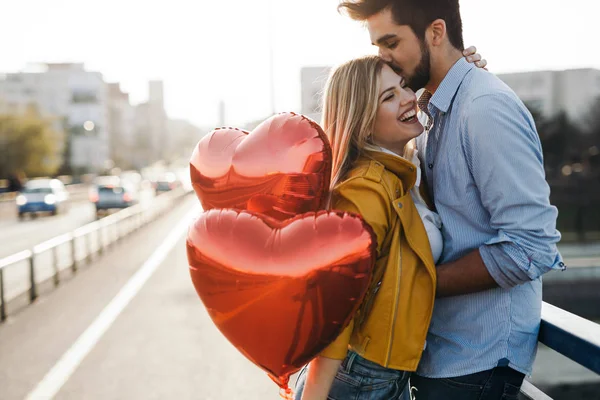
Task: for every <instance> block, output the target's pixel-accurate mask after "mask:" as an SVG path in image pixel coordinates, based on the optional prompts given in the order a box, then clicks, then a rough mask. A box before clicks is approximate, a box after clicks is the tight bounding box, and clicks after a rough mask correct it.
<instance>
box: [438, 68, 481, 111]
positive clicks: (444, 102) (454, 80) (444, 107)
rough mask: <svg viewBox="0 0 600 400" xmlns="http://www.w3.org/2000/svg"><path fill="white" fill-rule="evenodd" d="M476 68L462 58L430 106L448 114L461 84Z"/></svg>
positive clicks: (448, 74) (448, 75)
mask: <svg viewBox="0 0 600 400" xmlns="http://www.w3.org/2000/svg"><path fill="white" fill-rule="evenodd" d="M473 68H475V67H474V66H473V64H470V63H469V62H468V61H467V60H466V59H465V58H464V57H461V58H460V59H459V60H458V61H457V62H456V63H455V64H454V65H453V66H452V68H450V71H448V73H447V74H446V76H445V77H444V79H443V80H442V83H441V84H440V86H439V87H438V88H437V90H436V91H435V93H434V94H433V96H432V97H431V100H430V102H429V103H430V104H433V106H435V108H437V109H438V110H440V111H441V112H444V113H445V112H448V109H449V108H450V104H451V103H452V99H454V95H455V94H456V92H457V91H458V88H459V86H460V84H461V83H462V81H463V79H464V78H465V76H466V75H467V73H468V72H469V71H471V69H473Z"/></svg>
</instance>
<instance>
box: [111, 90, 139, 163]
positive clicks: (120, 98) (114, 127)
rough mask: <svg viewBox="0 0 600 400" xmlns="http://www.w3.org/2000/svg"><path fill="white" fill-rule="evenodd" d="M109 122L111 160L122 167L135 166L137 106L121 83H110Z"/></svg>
mask: <svg viewBox="0 0 600 400" xmlns="http://www.w3.org/2000/svg"><path fill="white" fill-rule="evenodd" d="M108 123H109V126H110V140H109V143H110V145H109V148H110V158H111V160H112V161H113V163H114V165H115V166H116V167H119V168H121V169H131V168H134V167H135V162H134V160H133V153H134V150H135V144H136V137H135V135H136V129H135V123H136V108H135V106H132V105H131V103H130V100H129V94H128V93H125V92H123V91H122V90H121V87H120V85H119V83H109V84H108Z"/></svg>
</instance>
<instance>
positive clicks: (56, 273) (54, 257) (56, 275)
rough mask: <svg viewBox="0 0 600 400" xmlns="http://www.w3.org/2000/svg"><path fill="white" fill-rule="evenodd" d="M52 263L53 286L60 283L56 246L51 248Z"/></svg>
mask: <svg viewBox="0 0 600 400" xmlns="http://www.w3.org/2000/svg"><path fill="white" fill-rule="evenodd" d="M52 264H54V286H58V285H59V284H60V276H59V269H58V246H56V247H54V248H52Z"/></svg>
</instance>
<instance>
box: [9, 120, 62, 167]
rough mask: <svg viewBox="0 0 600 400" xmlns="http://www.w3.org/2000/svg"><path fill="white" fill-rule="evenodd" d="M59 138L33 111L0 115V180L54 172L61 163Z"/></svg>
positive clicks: (48, 123)
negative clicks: (18, 175)
mask: <svg viewBox="0 0 600 400" xmlns="http://www.w3.org/2000/svg"><path fill="white" fill-rule="evenodd" d="M61 148H62V135H61V134H60V133H58V132H56V131H55V130H54V129H53V128H52V126H51V123H50V121H48V120H44V119H42V118H40V116H39V115H38V114H37V113H36V112H35V111H34V110H28V111H27V112H26V113H25V114H23V115H0V154H2V157H0V177H8V176H11V175H14V174H23V173H24V174H25V175H27V176H29V177H35V176H49V175H53V174H55V173H56V171H57V170H58V167H59V166H60V163H61V156H60V154H59V153H60V150H61Z"/></svg>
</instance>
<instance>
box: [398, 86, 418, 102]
mask: <svg viewBox="0 0 600 400" xmlns="http://www.w3.org/2000/svg"><path fill="white" fill-rule="evenodd" d="M400 99H401V103H402V105H406V104H408V103H415V102H416V101H417V95H416V94H415V92H413V91H412V90H410V89H402V91H401V92H400Z"/></svg>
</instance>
